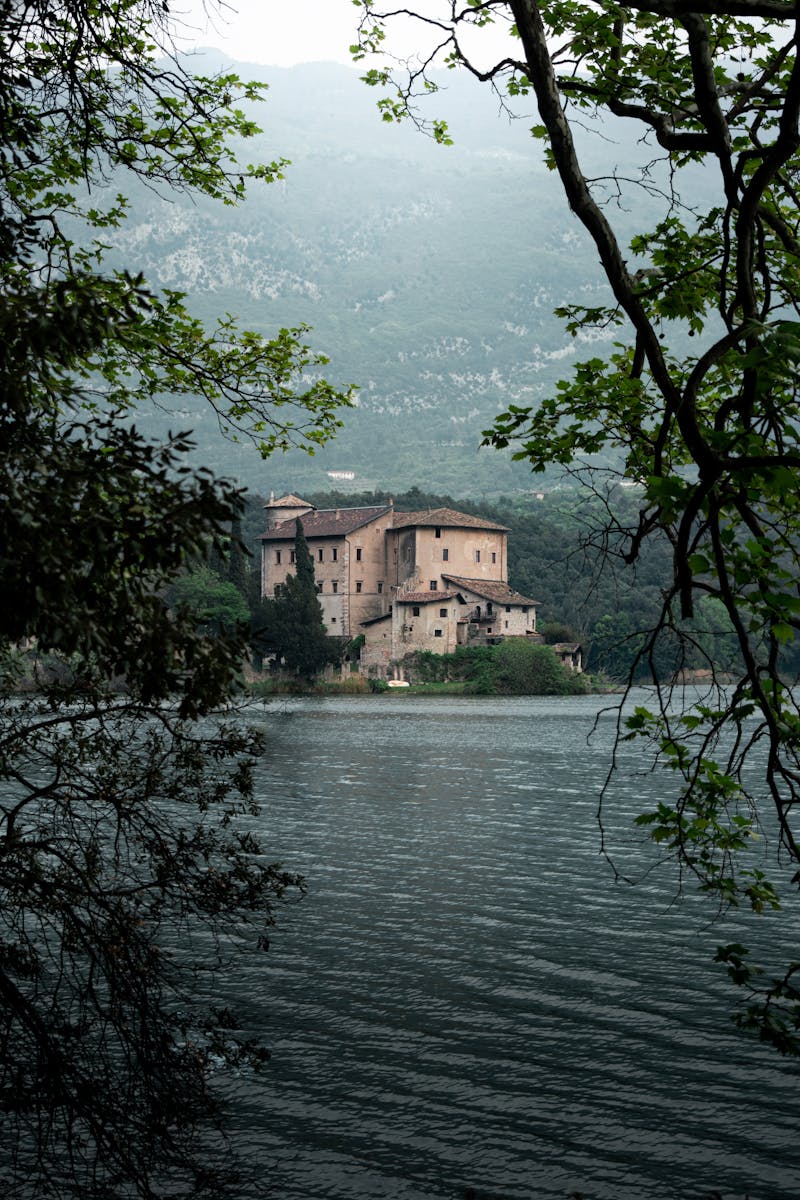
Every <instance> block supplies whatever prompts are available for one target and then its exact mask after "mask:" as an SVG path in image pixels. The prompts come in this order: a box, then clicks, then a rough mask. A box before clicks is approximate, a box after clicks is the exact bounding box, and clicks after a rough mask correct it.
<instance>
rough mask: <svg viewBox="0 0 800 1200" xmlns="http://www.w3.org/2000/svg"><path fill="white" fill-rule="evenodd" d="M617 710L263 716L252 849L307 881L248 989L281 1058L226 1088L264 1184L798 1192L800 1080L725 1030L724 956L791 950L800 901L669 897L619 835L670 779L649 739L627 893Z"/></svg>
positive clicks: (586, 700) (252, 971) (370, 1193)
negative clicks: (764, 905)
mask: <svg viewBox="0 0 800 1200" xmlns="http://www.w3.org/2000/svg"><path fill="white" fill-rule="evenodd" d="M613 699H614V698H612V699H611V701H609V699H608V698H603V697H596V696H587V697H569V698H560V697H559V698H551V697H522V698H509V699H495V698H469V699H467V698H464V699H460V698H459V699H454V698H435V699H427V698H425V699H423V698H415V697H410V696H401V697H395V696H375V697H372V696H365V697H353V698H349V697H336V698H330V699H324V698H307V699H305V698H304V699H297V700H295V699H287V700H286V701H285V702H281V701H275V702H272V703H270V704H267V705H265V706H263V707H262V708H259V707H256V708H255V709H254V711H253V714H252V718H253V720H254V721H255V722H256V723H258V724H260V725H262V726H263V728H264V730H265V732H266V734H267V750H266V754H265V757H264V759H263V761H262V763H261V765H260V768H259V777H258V778H259V793H260V799H261V802H262V804H263V813H262V817H261V818H260V821H261V824H262V826H263V830H264V831H265V834H266V836H265V841H266V843H267V844H268V846H269V849H270V853H271V855H272V856H273V857H275V858H279V859H280V860H281V861H282V862H283V863H284V864H285V866H286V867H287V868H290V869H292V870H299V871H301V872H302V873H303V874H305V876H306V877H307V881H308V885H309V893H308V896H307V897H306V899H305V900H304V901H303V902H302V903H301V904H298V905H296V906H293V907H289V908H287V909H286V910H285V911H284V912H283V913H282V914H281V918H280V925H279V928H278V929H277V930H276V931H275V935H274V937H273V938H272V945H271V948H270V952H269V954H268V955H267V956H266V957H265V956H260V957H259V958H258V959H257V960H256V959H255V958H253V959H248V960H246V962H245V965H244V967H243V968H242V974H241V976H237V979H236V982H235V986H236V988H237V991H238V993H239V995H240V997H241V998H242V999H243V1001H244V1003H245V1007H246V1009H247V1011H248V1012H249V1013H250V1018H251V1019H252V1021H253V1023H254V1025H256V1026H261V1027H262V1029H265V1030H266V1040H267V1043H268V1044H269V1046H270V1048H271V1050H272V1054H273V1058H272V1063H271V1067H270V1069H269V1071H268V1072H267V1076H266V1079H265V1082H264V1086H263V1087H259V1088H256V1087H255V1086H254V1085H253V1084H252V1083H251V1082H250V1081H248V1080H244V1081H242V1083H241V1085H240V1087H239V1091H238V1095H237V1127H236V1133H237V1137H238V1140H239V1141H240V1143H241V1144H243V1145H244V1147H245V1151H246V1158H247V1160H248V1161H249V1162H250V1164H251V1166H252V1167H253V1168H254V1170H255V1173H256V1174H257V1176H259V1177H260V1178H261V1179H262V1180H263V1194H264V1195H266V1194H270V1195H274V1196H276V1197H278V1198H279V1200H323V1198H330V1200H355V1198H360V1200H378V1198H384V1197H385V1198H390V1197H391V1198H392V1200H427V1198H433V1197H453V1198H464V1197H468V1196H474V1197H480V1198H484V1197H487V1198H488V1197H492V1198H493V1200H495V1198H496V1200H512V1198H513V1200H550V1198H553V1200H555V1198H556V1197H558V1198H560V1200H565V1198H566V1197H568V1196H570V1195H572V1194H573V1193H575V1192H580V1193H582V1195H583V1196H584V1198H585V1200H683V1198H684V1197H685V1198H687V1200H688V1198H690V1197H691V1198H696V1200H699V1198H700V1197H702V1196H705V1195H707V1194H708V1193H710V1192H712V1191H718V1192H720V1193H721V1194H723V1195H725V1196H728V1195H731V1196H734V1195H735V1196H737V1197H743V1196H744V1195H745V1194H747V1195H749V1196H750V1198H751V1200H796V1197H797V1196H798V1194H800V1183H798V1180H799V1179H800V1144H799V1143H798V1137H797V1131H798V1122H797V1115H798V1095H800V1092H799V1090H798V1085H799V1084H800V1078H799V1077H798V1066H797V1064H796V1063H794V1062H790V1061H786V1060H782V1059H780V1058H779V1057H778V1056H777V1055H776V1054H775V1052H774V1051H770V1050H768V1049H766V1048H763V1047H761V1046H760V1045H759V1044H758V1043H757V1042H755V1041H754V1040H752V1039H751V1038H748V1037H747V1036H745V1035H743V1034H740V1033H738V1032H737V1031H736V1030H735V1029H734V1027H733V1026H732V1024H731V1020H730V1014H731V1012H732V1011H733V1009H734V1005H735V1001H736V1000H737V996H736V994H735V989H734V988H732V987H731V986H730V985H729V984H728V983H727V981H726V979H725V976H724V972H723V970H722V968H720V967H717V966H714V965H712V963H711V961H710V960H711V957H712V956H713V952H714V949H715V947H716V946H717V945H718V944H719V943H722V942H727V941H734V940H738V939H740V938H741V939H743V940H746V939H748V938H750V939H756V938H757V939H758V940H759V941H760V943H761V944H762V946H764V947H766V950H767V951H770V952H774V953H776V954H780V953H783V954H785V955H786V956H787V957H792V955H793V954H794V953H795V952H796V951H795V950H794V949H793V947H794V946H796V930H797V920H796V918H797V911H796V908H795V909H794V910H793V911H792V910H789V911H785V912H784V913H782V914H778V915H777V918H776V917H774V916H773V915H769V916H767V917H763V918H758V919H756V918H754V917H751V916H749V915H748V914H740V915H739V916H738V917H737V918H736V919H735V920H732V919H730V918H725V919H724V920H723V921H721V922H719V923H718V924H717V925H711V924H710V921H711V919H712V917H713V916H714V910H713V907H712V906H711V905H710V904H709V903H708V902H707V901H705V900H703V899H702V898H698V897H696V896H694V895H693V894H691V893H690V894H689V895H687V897H686V899H685V900H684V901H682V902H681V903H673V900H674V897H675V890H676V878H675V875H674V872H673V871H672V870H671V869H669V868H656V867H655V864H656V862H657V851H656V848H655V847H653V846H652V844H651V843H650V842H649V841H648V840H647V839H646V837H644V836H643V834H642V832H641V831H639V830H636V829H635V828H634V827H633V825H632V819H633V816H634V815H635V814H636V813H637V812H639V811H642V810H643V809H645V808H647V807H648V806H649V805H650V804H651V803H652V802H653V800H654V797H657V796H658V795H659V794H664V790H665V788H668V786H669V784H670V783H671V780H670V778H669V777H668V776H665V775H664V774H661V773H659V774H658V775H653V774H650V773H647V772H646V771H645V770H644V769H643V767H644V764H643V763H642V762H640V761H639V758H638V755H639V754H640V750H639V749H638V747H637V746H636V744H626V746H625V747H624V748H623V754H622V767H623V772H622V775H621V777H620V779H619V780H618V782H617V784H616V785H615V786H614V788H613V789H612V793H611V795H610V797H609V799H608V802H607V804H608V807H607V812H606V816H605V819H606V822H607V831H608V837H609V841H610V843H611V845H612V847H613V850H614V853H615V856H616V861H617V864H618V867H619V869H620V871H621V872H622V873H623V874H625V875H626V876H628V877H630V878H631V879H632V880H634V881H635V882H634V883H633V884H632V885H631V884H627V883H624V882H617V881H615V876H614V872H613V871H612V869H611V867H610V866H609V864H608V862H607V861H606V859H605V858H604V857H603V856H602V854H600V852H599V832H598V826H597V822H596V809H597V799H598V793H599V790H600V787H601V786H602V782H603V779H604V777H605V772H606V769H607V765H608V758H609V751H610V747H611V744H612V739H613V732H614V715H613V713H611V712H610V711H609V712H605V713H604V712H603V711H602V710H603V709H605V708H607V707H608V705H609V704H610V703H613ZM593 727H594V736H593V737H591V739H590V734H591V733H592V729H593ZM781 943H783V944H781ZM754 957H755V955H754Z"/></svg>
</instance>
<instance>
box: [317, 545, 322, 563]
mask: <svg viewBox="0 0 800 1200" xmlns="http://www.w3.org/2000/svg"><path fill="white" fill-rule="evenodd" d="M322 553H323V551H322V546H320V547H319V549H318V550H317V562H322Z"/></svg>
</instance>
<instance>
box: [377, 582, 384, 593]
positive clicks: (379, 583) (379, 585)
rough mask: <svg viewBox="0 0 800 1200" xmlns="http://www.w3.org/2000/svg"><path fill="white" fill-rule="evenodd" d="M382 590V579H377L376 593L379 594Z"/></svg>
mask: <svg viewBox="0 0 800 1200" xmlns="http://www.w3.org/2000/svg"><path fill="white" fill-rule="evenodd" d="M382 591H383V580H382V579H379V580H378V595H379V596H380V594H381V592H382Z"/></svg>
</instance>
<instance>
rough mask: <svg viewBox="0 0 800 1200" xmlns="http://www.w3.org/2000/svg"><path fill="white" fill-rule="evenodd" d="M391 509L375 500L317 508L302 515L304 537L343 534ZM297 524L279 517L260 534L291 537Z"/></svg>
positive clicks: (281, 539) (278, 539)
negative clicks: (367, 505)
mask: <svg viewBox="0 0 800 1200" xmlns="http://www.w3.org/2000/svg"><path fill="white" fill-rule="evenodd" d="M391 511H392V508H391V505H389V504H378V505H374V506H372V507H370V508H319V509H316V510H315V511H313V512H310V513H307V514H306V515H305V516H304V517H301V518H300V519H301V521H302V525H303V533H304V534H305V536H306V538H307V539H309V540H310V539H311V538H320V537H346V535H347V534H348V533H354V532H355V530H356V529H360V528H361V527H362V526H363V525H369V523H370V521H376V520H377V519H378V518H379V517H382V516H383V515H384V514H385V513H390V512H391ZM296 531H297V526H296V523H295V520H294V518H292V519H291V520H288V521H280V522H279V523H278V524H277V525H274V526H273V527H272V529H268V530H267V532H266V533H262V534H261V541H262V542H289V541H292V542H293V541H294V538H295V533H296Z"/></svg>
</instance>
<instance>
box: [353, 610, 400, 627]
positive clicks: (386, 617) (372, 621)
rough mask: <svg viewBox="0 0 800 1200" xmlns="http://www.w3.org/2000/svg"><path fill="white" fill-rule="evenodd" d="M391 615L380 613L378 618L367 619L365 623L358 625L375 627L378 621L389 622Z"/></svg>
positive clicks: (360, 622) (361, 622)
mask: <svg viewBox="0 0 800 1200" xmlns="http://www.w3.org/2000/svg"><path fill="white" fill-rule="evenodd" d="M391 619H392V614H391V613H390V612H389V613H381V615H380V616H379V617H367V619H366V621H359V625H377V624H378V621H391Z"/></svg>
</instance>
